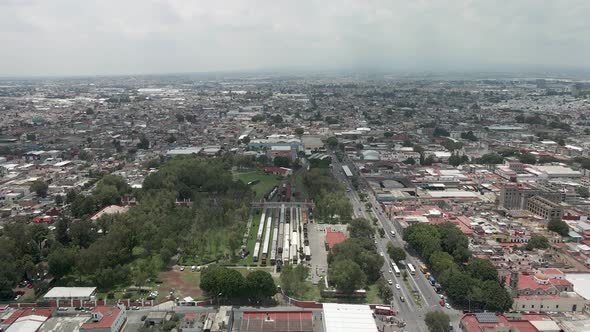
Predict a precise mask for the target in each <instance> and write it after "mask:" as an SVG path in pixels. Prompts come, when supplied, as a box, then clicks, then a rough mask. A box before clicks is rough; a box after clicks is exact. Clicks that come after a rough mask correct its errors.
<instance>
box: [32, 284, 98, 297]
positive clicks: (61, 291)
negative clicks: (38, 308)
mask: <svg viewBox="0 0 590 332" xmlns="http://www.w3.org/2000/svg"><path fill="white" fill-rule="evenodd" d="M95 292H96V287H53V288H52V289H50V290H49V292H47V294H45V296H43V298H44V299H46V300H47V299H61V298H90V296H92V295H94V293H95Z"/></svg>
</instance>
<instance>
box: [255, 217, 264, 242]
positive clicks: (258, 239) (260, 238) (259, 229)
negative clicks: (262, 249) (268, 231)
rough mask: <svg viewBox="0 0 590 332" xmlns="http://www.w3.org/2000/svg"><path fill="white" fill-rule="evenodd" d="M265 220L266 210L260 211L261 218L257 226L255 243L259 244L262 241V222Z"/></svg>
mask: <svg viewBox="0 0 590 332" xmlns="http://www.w3.org/2000/svg"><path fill="white" fill-rule="evenodd" d="M265 220H266V210H263V211H262V216H260V224H258V233H256V241H257V242H260V240H262V234H263V232H264V221H265Z"/></svg>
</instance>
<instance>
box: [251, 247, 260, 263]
mask: <svg viewBox="0 0 590 332" xmlns="http://www.w3.org/2000/svg"><path fill="white" fill-rule="evenodd" d="M259 254H260V242H256V244H255V245H254V254H253V255H252V262H254V263H256V262H258V255H259Z"/></svg>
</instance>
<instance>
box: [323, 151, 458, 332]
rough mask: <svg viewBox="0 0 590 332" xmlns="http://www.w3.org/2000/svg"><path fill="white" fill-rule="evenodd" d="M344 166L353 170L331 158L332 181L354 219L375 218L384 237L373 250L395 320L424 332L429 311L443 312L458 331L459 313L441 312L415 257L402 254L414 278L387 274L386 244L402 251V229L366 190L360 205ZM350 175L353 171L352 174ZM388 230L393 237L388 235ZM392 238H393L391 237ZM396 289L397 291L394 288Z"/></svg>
mask: <svg viewBox="0 0 590 332" xmlns="http://www.w3.org/2000/svg"><path fill="white" fill-rule="evenodd" d="M343 164H345V165H348V166H349V168H350V169H351V170H353V169H354V168H353V165H352V164H350V163H340V162H338V159H337V158H336V156H335V155H332V170H333V173H334V176H335V177H336V179H338V180H339V181H341V183H344V184H345V185H346V186H347V187H348V188H349V189H347V195H348V197H349V199H350V202H351V204H352V207H353V210H354V215H355V217H361V218H365V219H367V220H372V219H373V217H374V218H377V220H378V223H379V225H380V227H382V228H383V230H384V231H385V237H384V238H381V237H380V236H376V237H375V238H376V246H377V250H378V251H379V252H380V253H382V254H383V258H384V260H385V263H384V264H383V267H382V270H381V271H382V274H383V277H384V278H385V279H386V280H391V281H392V284H391V289H392V292H393V303H392V304H393V306H394V308H395V309H396V310H398V312H399V313H398V316H399V317H400V318H402V319H403V320H405V321H406V323H407V326H406V328H405V329H406V330H407V331H424V332H427V331H428V329H427V327H426V324H425V323H424V315H425V314H426V313H427V312H428V311H431V310H434V309H438V310H444V311H445V312H446V313H447V314H449V316H450V317H451V322H452V323H453V327H454V329H458V327H459V326H458V320H459V317H460V316H459V315H460V312H459V311H457V310H454V309H452V308H450V309H449V308H444V307H441V305H440V304H439V301H440V297H439V294H437V293H436V291H435V290H434V287H432V285H431V284H430V282H429V281H428V280H427V279H426V276H425V275H424V274H422V273H421V272H420V270H419V267H420V265H422V262H421V261H420V260H419V258H418V257H414V256H412V255H411V254H410V253H409V252H407V251H406V260H405V261H406V263H410V264H413V265H414V266H415V267H416V274H415V275H410V274H409V273H408V276H407V280H406V281H404V280H403V277H397V276H396V275H395V274H394V273H392V272H390V271H391V266H392V265H391V260H390V258H389V256H388V255H387V243H389V242H392V243H393V245H395V246H397V247H401V248H404V250H405V241H403V239H402V237H401V234H402V229H401V227H400V225H399V224H397V223H392V222H391V221H390V220H389V218H388V217H387V216H385V215H384V214H383V211H382V210H381V207H380V204H378V202H377V201H376V199H375V196H374V195H373V194H372V192H371V191H370V190H366V191H363V192H364V193H365V194H366V197H367V198H366V201H365V202H363V201H361V199H360V197H359V195H358V192H357V191H356V190H355V188H354V187H352V186H351V184H350V181H349V180H350V179H349V178H348V177H347V176H346V175H345V174H344V173H343V172H342V165H343ZM353 172H354V171H353ZM367 202H368V203H371V208H370V209H367V206H366V203H367ZM392 230H393V231H394V233H392ZM394 234H395V235H394ZM396 285H399V289H398V288H397V287H396Z"/></svg>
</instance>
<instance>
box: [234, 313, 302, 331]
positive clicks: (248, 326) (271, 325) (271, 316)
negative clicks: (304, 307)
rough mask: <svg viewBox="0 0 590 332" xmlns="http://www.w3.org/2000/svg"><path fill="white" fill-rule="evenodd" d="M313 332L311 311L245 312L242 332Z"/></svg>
mask: <svg viewBox="0 0 590 332" xmlns="http://www.w3.org/2000/svg"><path fill="white" fill-rule="evenodd" d="M271 331H297V332H312V331H313V313H312V312H311V311H269V312H260V311H245V312H244V314H243V315H242V322H241V324H240V332H271Z"/></svg>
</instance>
